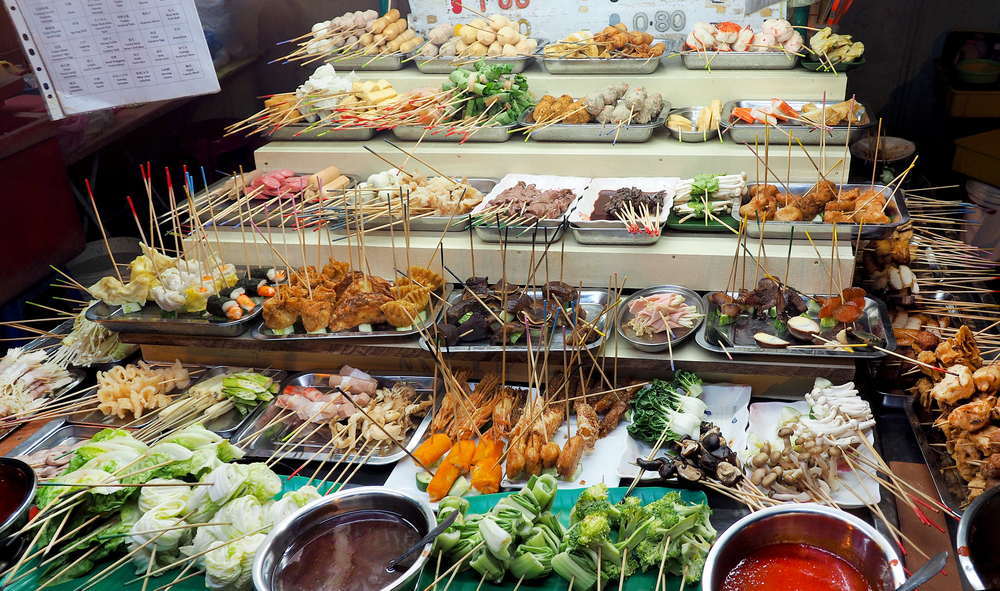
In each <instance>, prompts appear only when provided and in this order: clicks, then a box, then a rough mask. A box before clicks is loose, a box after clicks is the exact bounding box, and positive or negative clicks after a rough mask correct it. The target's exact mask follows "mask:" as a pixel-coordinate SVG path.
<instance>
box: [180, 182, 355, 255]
mask: <svg viewBox="0 0 1000 591" xmlns="http://www.w3.org/2000/svg"><path fill="white" fill-rule="evenodd" d="M295 174H296V176H309V175H310V174H313V173H298V172H297V173H295ZM230 176H232V175H230ZM344 176H346V177H347V178H348V179H350V180H349V182H348V183H347V186H346V187H344V189H345V190H346V189H353V188H354V186H355V185H356V184H357V183H358V179H359V177H357V176H355V175H353V174H345V175H344ZM228 180H229V179H228V177H226V178H222V179H220V180H219V181H217V182H215V183H214V184H213V185H212V186H210V187H209V188H208V192H209V194H210V195H212V207H211V209H209V207H208V204H207V202H206V201H205V192H204V191H202V192H200V193H199V194H198V195H197V197H195V207H197V209H198V219H200V220H201V221H202V222H205V223H206V224H207V225H206V229H207V228H210V227H211V225H210V224H208V222H211V221H212V219H213V214H215V215H214V218H215V219H216V220H218V224H219V226H220V227H226V226H231V227H232V229H236V230H237V231H239V224H240V212H239V211H238V210H233V211H227V210H228V209H229V208H230V207H232V206H233V205H234V204H235V203H236V200H235V199H229V198H227V199H226V200H225V201H221V202H220V201H218V199H219V197H221V195H222V192H223V189H224V187H225V184H226V182H227V181H228ZM247 181H248V182H251V181H250V179H249V178H248V179H247ZM341 190H342V189H337V190H336V192H333V193H332V195H333V196H334V197H330V196H329V193H328V196H327V197H324V200H325V201H332V200H333V198H336V197H338V196H339V194H340V191H341ZM324 192H326V191H324ZM271 199H274V198H273V197H268V198H262V199H253V200H251V201H250V208H251V209H250V211H251V213H253V216H252V218H251V219H252V221H253V223H255V224H257V225H258V226H271V227H273V228H278V227H281V226H285V227H290V226H292V224H293V223H294V220H292V221H285V222H284V223H282V220H281V212H282V211H285V212H286V213H290V212H291V209H290V207H291V205H290V203H286V204H282V206H281V207H278V205H277V203H274V202H272V203H271V204H270V205H267V206H266V208H265V205H266V204H267V202H268V201H269V200H271ZM289 201H290V200H289ZM296 201H298V200H297V199H296ZM318 201H319V200H318V199H316V200H313V201H307V202H306V209H305V212H304V213H303V214H302V215H304V216H307V215H309V213H310V210H311V209H312V208H313V207H315V206H316V205H317V204H318ZM255 210H256V211H255ZM246 216H247V210H246V209H244V210H243V222H244V223H246V222H247V221H250V220H248V219H247V217H246ZM207 231H208V232H209V233H211V232H212V231H211V230H207ZM244 231H245V233H246V235H247V238H246V240H247V244H248V245H249V244H256V245H257V247H256V249H255V250H254V251H253V252H254V258H253V262H254V263H256V262H257V260H258V258H260V259H261V261H262V262H263V261H264V260H270V258H269V257H268V256H267V255H266V254H265V255H261V257H257V251H258V250H261V249H262V248H269V247H268V246H267V243H266V242H264V239H263V238H258V237H257V233H256V232H254V231H253V228H251V227H250V225H249V224H247V227H246V228H244ZM251 235H252V237H251ZM255 239H256V242H255ZM279 268H280V266H279ZM237 270H239V269H238V268H237Z"/></svg>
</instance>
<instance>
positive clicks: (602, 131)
mask: <svg viewBox="0 0 1000 591" xmlns="http://www.w3.org/2000/svg"><path fill="white" fill-rule="evenodd" d="M669 110H670V103H669V102H667V101H664V102H663V111H661V114H662V113H663V112H665V111H669ZM534 111H535V110H534V109H533V108H532V109H531V110H527V109H525V111H524V112H523V113H521V117H520V118H518V120H517V122H518V124H519V125H521V126H525V125H530V124H529V123H528V122H527V121H526V119H527V117H528V115H530V114H531V113H533V112H534ZM665 122H666V119H664V118H663V117H662V116H660V117H657V118H656V119H654V120H653V121H650V122H649V123H629V124H628V125H622V126H620V127H619V126H618V125H617V124H612V123H608V124H606V125H603V124H601V123H577V124H572V123H554V124H552V125H549V126H547V127H545V128H544V129H539V130H538V131H527V132H526V133H527V134H528V137H529V138H530V139H533V140H535V141H538V142H599V143H606V144H610V143H617V142H622V143H629V144H640V143H642V142H646V141H649V138H651V137H653V130H654V129H656V128H657V127H662V126H663V124H664V123H665Z"/></svg>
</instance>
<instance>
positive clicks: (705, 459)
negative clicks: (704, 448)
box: [698, 453, 719, 474]
mask: <svg viewBox="0 0 1000 591" xmlns="http://www.w3.org/2000/svg"><path fill="white" fill-rule="evenodd" d="M718 466H719V458H717V457H715V456H713V455H712V454H710V453H702V454H701V456H699V457H698V467H699V468H701V469H702V470H704V471H705V472H708V473H709V474H712V473H714V472H715V469H716V468H717V467H718Z"/></svg>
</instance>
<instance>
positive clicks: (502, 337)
mask: <svg viewBox="0 0 1000 591" xmlns="http://www.w3.org/2000/svg"><path fill="white" fill-rule="evenodd" d="M523 334H524V323H522V322H508V323H507V324H504V325H503V326H501V327H500V328H498V329H497V330H496V332H494V333H493V336H492V337H490V344H491V345H493V346H495V347H497V346H500V345H503V343H504V341H506V342H507V345H508V346H509V345H513V344H515V343H517V341H519V340H520V339H521V336H522V335H523ZM515 336H516V337H517V338H514V337H515Z"/></svg>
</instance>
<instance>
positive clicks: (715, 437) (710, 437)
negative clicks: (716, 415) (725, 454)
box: [701, 431, 725, 459]
mask: <svg viewBox="0 0 1000 591" xmlns="http://www.w3.org/2000/svg"><path fill="white" fill-rule="evenodd" d="M701 444H702V446H704V447H705V449H706V450H708V451H709V452H714V451H715V450H717V449H719V446H721V445H722V438H721V437H719V434H718V433H716V432H715V431H709V432H708V433H705V434H704V435H702V436H701ZM719 459H725V458H719Z"/></svg>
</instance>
